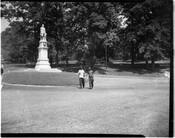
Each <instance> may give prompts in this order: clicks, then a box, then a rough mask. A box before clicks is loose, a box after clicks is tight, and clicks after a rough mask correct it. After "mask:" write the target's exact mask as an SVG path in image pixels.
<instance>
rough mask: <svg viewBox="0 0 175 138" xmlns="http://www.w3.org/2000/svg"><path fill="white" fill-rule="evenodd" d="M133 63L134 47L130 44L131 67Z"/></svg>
mask: <svg viewBox="0 0 175 138" xmlns="http://www.w3.org/2000/svg"><path fill="white" fill-rule="evenodd" d="M134 61H135V53H134V45H133V42H132V46H131V65H134Z"/></svg>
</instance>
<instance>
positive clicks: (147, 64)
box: [145, 59, 148, 69]
mask: <svg viewBox="0 0 175 138" xmlns="http://www.w3.org/2000/svg"><path fill="white" fill-rule="evenodd" d="M145 61H146V69H148V59H145Z"/></svg>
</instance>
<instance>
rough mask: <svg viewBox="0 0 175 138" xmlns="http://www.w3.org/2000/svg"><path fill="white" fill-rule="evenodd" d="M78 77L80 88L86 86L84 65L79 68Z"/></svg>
mask: <svg viewBox="0 0 175 138" xmlns="http://www.w3.org/2000/svg"><path fill="white" fill-rule="evenodd" d="M78 77H79V83H80V88H84V83H85V81H84V78H85V71H84V70H83V68H82V67H80V69H79V70H78Z"/></svg>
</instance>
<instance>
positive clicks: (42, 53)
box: [35, 40, 51, 70]
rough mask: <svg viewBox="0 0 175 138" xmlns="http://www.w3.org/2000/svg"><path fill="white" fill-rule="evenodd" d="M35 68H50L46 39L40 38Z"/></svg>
mask: <svg viewBox="0 0 175 138" xmlns="http://www.w3.org/2000/svg"><path fill="white" fill-rule="evenodd" d="M35 69H36V70H42V69H51V67H50V64H49V59H48V47H47V41H46V40H40V46H39V47H38V59H37V63H36V66H35Z"/></svg>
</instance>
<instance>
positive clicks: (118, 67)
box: [108, 63, 170, 75]
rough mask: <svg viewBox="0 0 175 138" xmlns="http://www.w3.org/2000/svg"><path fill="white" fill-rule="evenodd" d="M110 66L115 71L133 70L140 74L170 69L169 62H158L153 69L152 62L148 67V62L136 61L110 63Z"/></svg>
mask: <svg viewBox="0 0 175 138" xmlns="http://www.w3.org/2000/svg"><path fill="white" fill-rule="evenodd" d="M108 67H109V68H112V69H115V72H132V73H137V74H140V75H143V74H148V73H149V74H152V73H162V70H168V69H169V67H170V64H169V63H156V64H155V69H154V70H152V69H151V64H148V67H146V64H144V63H135V64H134V65H131V64H127V63H122V64H121V63H120V64H116V63H115V64H112V63H111V64H109V65H108Z"/></svg>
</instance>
